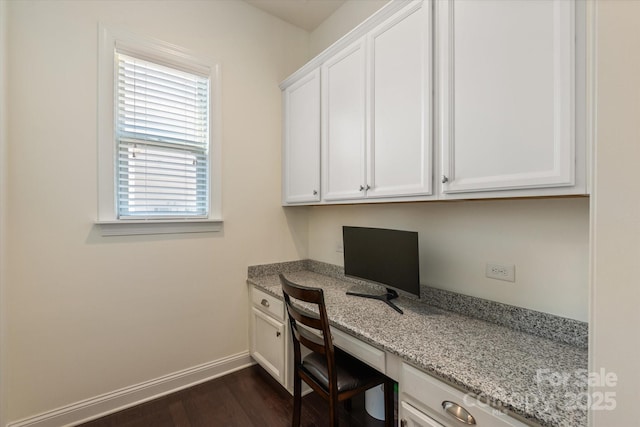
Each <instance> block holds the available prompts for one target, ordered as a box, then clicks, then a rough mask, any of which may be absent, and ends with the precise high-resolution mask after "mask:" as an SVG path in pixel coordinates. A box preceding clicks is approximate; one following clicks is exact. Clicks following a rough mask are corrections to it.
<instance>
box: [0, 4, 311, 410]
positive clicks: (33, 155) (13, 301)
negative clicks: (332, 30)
mask: <svg viewBox="0 0 640 427" xmlns="http://www.w3.org/2000/svg"><path fill="white" fill-rule="evenodd" d="M3 6H4V4H3ZM6 8H7V13H8V16H7V19H6V21H8V23H9V25H8V38H9V49H8V61H7V66H8V72H9V76H10V77H9V78H10V80H9V84H8V97H7V98H6V100H7V103H8V105H10V108H11V109H10V111H9V117H8V122H9V127H8V163H9V171H8V186H9V188H8V200H7V203H6V207H5V206H4V204H3V210H1V211H0V213H1V214H2V217H3V218H4V216H5V214H7V213H8V216H9V224H8V227H7V230H6V234H3V236H2V237H3V239H2V240H3V241H5V239H6V245H7V247H8V248H9V249H10V250H9V253H8V254H7V257H6V258H4V259H3V261H6V265H7V266H8V271H7V277H6V279H7V280H6V283H4V280H3V287H4V291H5V297H6V299H7V300H8V301H10V304H7V305H8V307H6V310H7V312H6V313H4V310H3V314H5V315H6V316H7V318H8V325H7V326H8V335H7V337H6V339H5V340H4V342H3V343H2V348H3V349H7V362H8V365H7V367H6V368H5V369H3V372H2V376H3V377H2V383H3V385H5V384H6V388H7V390H8V396H5V398H6V399H8V400H7V403H8V414H7V420H8V421H15V420H17V419H22V418H24V417H29V416H33V415H35V414H38V413H40V412H42V411H48V410H51V409H54V408H58V407H60V406H62V405H66V404H70V403H74V402H78V401H80V400H82V399H87V398H90V397H93V396H96V395H99V394H101V393H106V392H111V391H113V390H117V389H119V388H122V387H127V386H131V385H133V384H137V383H139V382H143V381H147V380H150V379H154V378H158V377H160V376H162V375H166V374H170V373H173V372H176V371H179V370H182V369H186V368H190V367H193V366H196V365H198V364H202V363H206V362H210V361H216V360H219V359H221V358H223V357H227V356H230V355H234V354H237V353H241V352H246V351H247V349H248V332H247V331H248V312H247V286H246V284H245V280H246V269H247V266H248V265H251V264H258V263H266V262H276V261H284V260H294V259H299V258H304V257H306V241H305V240H306V228H305V227H306V223H305V218H304V211H298V212H289V213H286V214H285V213H283V210H282V208H281V207H280V166H279V165H280V128H281V126H280V123H281V102H280V90H279V88H278V83H279V82H280V81H281V80H282V79H284V78H285V77H286V76H287V75H288V74H290V73H292V72H293V71H294V70H295V69H297V68H298V67H299V66H300V65H302V63H303V62H304V60H305V59H306V56H307V49H308V34H307V33H306V32H304V31H302V30H300V29H297V28H295V27H293V26H290V25H289V24H285V23H283V22H282V21H281V20H279V19H276V18H273V17H270V16H268V15H267V14H265V13H263V12H261V11H258V10H257V9H254V8H253V7H251V6H249V5H247V4H246V3H244V2H240V1H208V2H195V1H187V2H185V1H140V2H137V1H127V2H107V1H82V2H78V1H55V2H53V1H52V2H44V1H15V2H9V3H8V4H7V5H6ZM2 10H3V11H4V9H2ZM2 16H3V21H2V23H1V24H2V25H1V28H2V29H4V28H6V27H5V25H4V24H6V21H5V20H4V13H2ZM99 21H101V22H104V23H106V24H108V25H115V26H119V27H122V28H124V29H127V30H129V31H132V32H135V33H139V34H141V35H143V36H148V37H154V38H157V39H160V40H163V41H166V42H169V43H173V44H176V45H179V46H181V47H183V48H185V49H188V50H191V51H193V52H195V53H196V54H199V55H203V56H208V57H212V58H216V59H219V60H220V61H221V63H222V108H223V112H222V117H223V120H222V151H223V171H222V172H223V216H224V219H225V223H224V232H223V233H219V234H201V235H173V236H146V237H110V238H103V237H101V236H100V234H99V232H98V230H97V229H96V227H95V226H94V225H93V221H94V220H95V219H96V215H97V214H96V209H97V207H96V205H97V195H96V189H97V171H96V164H97V160H96V146H97V143H96V109H97V105H96V102H97V98H96V93H97V86H96V84H97V83H96V82H97V68H96V67H97V46H98V22H99ZM4 124H5V123H3V126H2V128H3V129H4V128H5V127H4ZM3 170H4V168H3ZM2 182H3V183H4V182H5V180H4V179H3V180H2ZM298 227H300V228H302V230H301V231H295V229H296V228H298ZM3 264H4V263H3Z"/></svg>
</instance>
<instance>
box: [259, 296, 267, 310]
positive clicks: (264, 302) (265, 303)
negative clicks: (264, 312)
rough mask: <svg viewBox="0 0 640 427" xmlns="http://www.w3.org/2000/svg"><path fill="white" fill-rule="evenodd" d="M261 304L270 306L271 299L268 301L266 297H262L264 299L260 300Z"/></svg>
mask: <svg viewBox="0 0 640 427" xmlns="http://www.w3.org/2000/svg"><path fill="white" fill-rule="evenodd" d="M260 304H262V305H263V306H265V307H267V308H269V301H267V300H266V299H265V298H262V301H260Z"/></svg>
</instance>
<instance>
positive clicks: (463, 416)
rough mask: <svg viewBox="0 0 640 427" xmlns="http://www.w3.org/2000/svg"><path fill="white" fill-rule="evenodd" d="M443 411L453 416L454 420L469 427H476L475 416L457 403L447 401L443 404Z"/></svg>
mask: <svg viewBox="0 0 640 427" xmlns="http://www.w3.org/2000/svg"><path fill="white" fill-rule="evenodd" d="M442 409H444V410H445V411H446V412H447V414H449V415H451V416H452V417H453V418H455V419H456V420H458V421H460V422H461V423H464V424H467V425H475V423H476V419H475V418H473V416H472V415H471V414H470V413H469V411H467V410H466V409H464V408H463V407H462V406H460V405H458V404H457V403H453V402H450V401H448V400H445V401H444V402H442Z"/></svg>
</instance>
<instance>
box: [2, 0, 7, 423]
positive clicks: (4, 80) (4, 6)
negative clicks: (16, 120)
mask: <svg viewBox="0 0 640 427" xmlns="http://www.w3.org/2000/svg"><path fill="white" fill-rule="evenodd" d="M7 4H8V2H6V1H4V0H2V1H0V378H2V381H0V426H4V425H5V423H6V413H7V380H6V378H7V372H8V369H7V363H6V360H7V358H6V351H7V345H6V334H5V325H6V323H7V322H6V321H5V316H6V312H7V310H5V306H6V304H5V294H6V292H5V288H6V286H7V273H6V266H8V265H9V263H8V262H7V260H6V257H7V255H6V254H7V253H8V251H7V248H8V245H7V237H6V232H7V230H8V227H7V209H8V205H7V200H6V198H7V191H8V184H7V182H8V177H9V172H8V171H7V167H8V165H9V163H8V158H7V150H8V144H9V142H8V131H7V125H8V123H9V118H8V113H7V108H8V105H9V100H8V99H7V89H8V88H9V84H8V79H7V70H8V68H9V67H8V61H7V56H8V52H7V51H8V30H7V23H8V21H9V19H8V18H7V13H8V6H7Z"/></svg>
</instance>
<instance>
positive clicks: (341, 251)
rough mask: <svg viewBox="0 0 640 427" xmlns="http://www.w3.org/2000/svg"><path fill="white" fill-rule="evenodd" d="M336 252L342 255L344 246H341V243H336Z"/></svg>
mask: <svg viewBox="0 0 640 427" xmlns="http://www.w3.org/2000/svg"><path fill="white" fill-rule="evenodd" d="M336 252H338V253H340V254H342V253H344V246H343V245H342V242H338V243H336Z"/></svg>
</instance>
